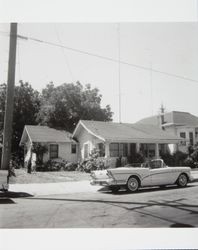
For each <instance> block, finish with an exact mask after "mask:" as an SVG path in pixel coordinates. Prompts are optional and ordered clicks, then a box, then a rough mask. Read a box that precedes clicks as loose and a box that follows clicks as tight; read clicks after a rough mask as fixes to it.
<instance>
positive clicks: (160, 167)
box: [91, 159, 193, 192]
mask: <svg viewBox="0 0 198 250" xmlns="http://www.w3.org/2000/svg"><path fill="white" fill-rule="evenodd" d="M91 179H92V180H91V184H92V185H101V186H108V187H109V188H110V189H111V190H112V191H113V192H117V191H118V190H119V189H120V188H121V187H126V188H127V190H128V191H129V192H135V191H137V190H138V189H139V188H140V187H149V186H160V187H165V186H166V185H173V184H176V185H178V186H179V187H185V186H186V185H187V184H188V182H191V181H192V180H193V178H192V175H191V169H190V168H189V167H168V166H166V165H165V163H164V162H163V160H162V159H155V160H151V161H149V162H147V163H143V164H141V167H133V166H130V165H126V166H125V167H120V168H113V169H107V170H97V171H92V172H91Z"/></svg>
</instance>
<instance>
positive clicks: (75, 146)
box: [71, 143, 77, 154]
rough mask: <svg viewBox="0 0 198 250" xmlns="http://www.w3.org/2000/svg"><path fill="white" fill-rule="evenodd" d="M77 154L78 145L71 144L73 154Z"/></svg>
mask: <svg viewBox="0 0 198 250" xmlns="http://www.w3.org/2000/svg"><path fill="white" fill-rule="evenodd" d="M76 153H77V145H76V144H75V143H72V144H71V154H76Z"/></svg>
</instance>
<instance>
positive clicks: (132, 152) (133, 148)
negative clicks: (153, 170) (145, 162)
mask: <svg viewBox="0 0 198 250" xmlns="http://www.w3.org/2000/svg"><path fill="white" fill-rule="evenodd" d="M135 154H136V143H130V157H131V162H135V157H134V156H135Z"/></svg>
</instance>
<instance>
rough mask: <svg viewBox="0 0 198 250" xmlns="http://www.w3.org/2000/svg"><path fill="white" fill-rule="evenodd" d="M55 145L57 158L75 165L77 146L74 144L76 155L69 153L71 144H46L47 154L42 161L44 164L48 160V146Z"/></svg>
mask: <svg viewBox="0 0 198 250" xmlns="http://www.w3.org/2000/svg"><path fill="white" fill-rule="evenodd" d="M52 144H57V145H58V158H62V159H64V160H66V161H69V162H74V163H77V161H78V157H77V156H78V144H76V153H75V154H72V153H71V145H72V143H47V146H48V152H47V153H45V154H44V156H43V161H44V162H46V161H48V160H49V159H50V152H49V148H50V145H52Z"/></svg>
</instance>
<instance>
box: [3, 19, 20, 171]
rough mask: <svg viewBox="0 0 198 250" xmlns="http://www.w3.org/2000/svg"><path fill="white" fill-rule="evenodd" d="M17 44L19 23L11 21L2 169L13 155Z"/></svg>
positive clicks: (7, 164) (5, 167) (7, 166)
mask: <svg viewBox="0 0 198 250" xmlns="http://www.w3.org/2000/svg"><path fill="white" fill-rule="evenodd" d="M16 45H17V23H11V24H10V47H9V62H8V82H7V91H6V105H5V116H4V129H3V154H2V161H1V169H7V170H9V163H10V155H11V139H12V120H13V106H14V83H15V65H16Z"/></svg>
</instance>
